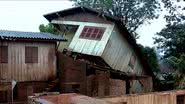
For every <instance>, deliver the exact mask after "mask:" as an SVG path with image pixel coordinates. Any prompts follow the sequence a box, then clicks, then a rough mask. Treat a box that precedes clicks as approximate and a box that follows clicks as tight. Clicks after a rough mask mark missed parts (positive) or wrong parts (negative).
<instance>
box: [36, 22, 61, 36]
mask: <svg viewBox="0 0 185 104" xmlns="http://www.w3.org/2000/svg"><path fill="white" fill-rule="evenodd" d="M39 30H40V32H48V33H51V34H55V35H59V32H58V31H57V29H56V28H55V27H54V26H53V25H52V24H51V23H49V24H47V25H44V24H41V25H40V26H39Z"/></svg>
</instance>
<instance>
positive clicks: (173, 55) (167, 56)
mask: <svg viewBox="0 0 185 104" xmlns="http://www.w3.org/2000/svg"><path fill="white" fill-rule="evenodd" d="M156 35H157V36H156V37H155V38H154V39H155V44H157V45H158V49H160V50H162V52H163V53H164V56H163V60H164V61H165V62H166V63H168V64H169V65H170V66H171V67H173V69H175V71H176V73H174V80H173V82H174V88H175V89H182V88H185V83H184V81H185V77H184V75H185V44H184V43H185V24H173V25H167V27H166V28H164V29H162V30H161V32H159V33H157V34H156Z"/></svg>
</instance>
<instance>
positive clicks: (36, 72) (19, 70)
mask: <svg viewBox="0 0 185 104" xmlns="http://www.w3.org/2000/svg"><path fill="white" fill-rule="evenodd" d="M57 41H65V39H64V38H63V37H61V36H54V35H52V34H49V33H39V32H18V31H6V30H0V79H14V80H16V81H17V82H24V81H47V80H48V79H50V78H55V77H56V54H55V53H56V42H57Z"/></svg>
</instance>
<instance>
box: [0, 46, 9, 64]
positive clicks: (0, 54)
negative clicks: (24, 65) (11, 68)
mask: <svg viewBox="0 0 185 104" xmlns="http://www.w3.org/2000/svg"><path fill="white" fill-rule="evenodd" d="M0 63H8V46H0Z"/></svg>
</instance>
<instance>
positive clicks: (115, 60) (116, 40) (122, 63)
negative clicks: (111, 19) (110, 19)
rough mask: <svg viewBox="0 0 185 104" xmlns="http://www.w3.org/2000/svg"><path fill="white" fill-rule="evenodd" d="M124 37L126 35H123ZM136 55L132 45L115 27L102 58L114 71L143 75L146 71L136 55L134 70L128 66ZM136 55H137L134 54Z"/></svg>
mask: <svg viewBox="0 0 185 104" xmlns="http://www.w3.org/2000/svg"><path fill="white" fill-rule="evenodd" d="M123 35H124V34H123ZM133 53H134V51H133V49H132V47H131V45H129V43H128V42H127V40H126V39H125V38H123V36H122V34H120V33H119V32H118V30H117V28H116V27H115V28H114V30H113V31H112V34H111V36H110V38H109V40H108V43H107V44H106V47H105V49H104V52H103V54H102V58H103V59H104V60H105V62H107V64H109V65H110V66H111V67H112V68H113V69H115V70H120V71H123V72H131V73H135V74H143V73H144V70H143V67H142V66H141V64H140V62H139V60H138V57H137V55H136V62H135V65H134V68H133V69H132V68H131V67H129V66H128V63H129V61H130V57H131V55H132V54H133ZM134 54H135V53H134Z"/></svg>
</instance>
